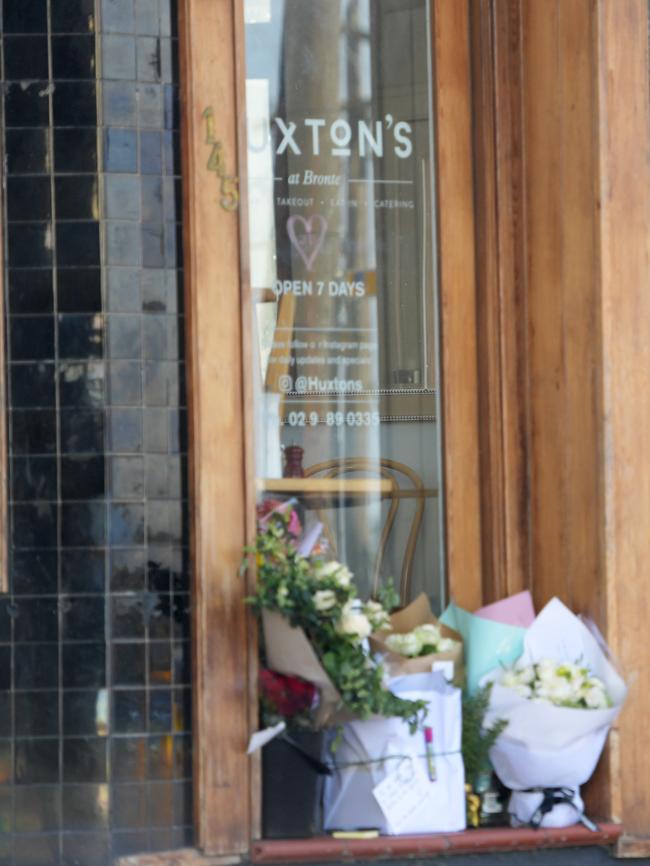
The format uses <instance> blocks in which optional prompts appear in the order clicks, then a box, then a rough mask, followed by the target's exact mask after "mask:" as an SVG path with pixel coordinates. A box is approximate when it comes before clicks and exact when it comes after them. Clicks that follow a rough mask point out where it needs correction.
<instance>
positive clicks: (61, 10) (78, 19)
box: [51, 0, 96, 33]
mask: <svg viewBox="0 0 650 866" xmlns="http://www.w3.org/2000/svg"><path fill="white" fill-rule="evenodd" d="M51 10H52V32H53V33H93V32H94V31H95V26H96V24H95V0H51Z"/></svg>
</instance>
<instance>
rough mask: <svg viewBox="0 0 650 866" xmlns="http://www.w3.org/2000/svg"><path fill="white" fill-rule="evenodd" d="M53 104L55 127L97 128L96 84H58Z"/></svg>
mask: <svg viewBox="0 0 650 866" xmlns="http://www.w3.org/2000/svg"><path fill="white" fill-rule="evenodd" d="M52 104H53V121H54V126H95V125H96V123H97V94H96V90H95V83H94V82H90V81H73V82H70V81H60V82H58V83H57V86H56V89H55V91H54V94H53V97H52Z"/></svg>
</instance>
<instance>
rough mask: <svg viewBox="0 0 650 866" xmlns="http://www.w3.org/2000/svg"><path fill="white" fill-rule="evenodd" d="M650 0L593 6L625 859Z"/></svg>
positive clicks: (642, 687)
mask: <svg viewBox="0 0 650 866" xmlns="http://www.w3.org/2000/svg"><path fill="white" fill-rule="evenodd" d="M647 34H648V3H647V0H600V3H599V4H598V35H599V39H598V46H599V52H600V53H599V76H598V88H599V118H600V123H599V141H600V188H599V205H600V215H601V219H600V267H601V317H602V387H603V408H602V422H603V429H602V466H603V497H604V514H603V531H604V551H603V553H604V562H603V568H604V578H605V581H604V583H605V598H606V604H607V634H608V638H609V641H610V644H611V646H612V649H613V651H614V653H615V655H616V657H617V658H618V660H619V662H620V664H621V666H622V669H623V672H624V674H625V678H626V680H627V682H628V684H629V686H630V691H629V696H628V701H627V706H626V707H625V709H624V711H623V713H622V715H621V718H620V720H619V723H618V725H617V731H616V732H615V735H614V738H613V742H612V746H611V753H612V767H611V772H612V808H613V817H615V818H617V819H619V820H621V821H622V822H623V825H624V827H625V835H624V837H623V839H622V840H621V842H620V843H619V848H618V853H619V854H620V855H622V856H637V857H638V856H648V855H649V854H650V796H649V795H648V780H649V779H650V750H649V749H648V745H647V733H646V732H647V720H648V718H649V717H650V689H649V688H648V684H649V683H650V650H649V649H648V641H647V640H646V638H645V635H646V633H647V610H648V593H649V592H650V64H649V63H648V38H647Z"/></svg>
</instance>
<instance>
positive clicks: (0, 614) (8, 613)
mask: <svg viewBox="0 0 650 866" xmlns="http://www.w3.org/2000/svg"><path fill="white" fill-rule="evenodd" d="M15 612H16V605H15V603H14V602H12V601H11V600H10V599H9V598H7V597H5V598H0V641H2V642H3V643H5V642H7V643H8V642H9V641H10V640H11V634H12V622H13V619H14V616H15Z"/></svg>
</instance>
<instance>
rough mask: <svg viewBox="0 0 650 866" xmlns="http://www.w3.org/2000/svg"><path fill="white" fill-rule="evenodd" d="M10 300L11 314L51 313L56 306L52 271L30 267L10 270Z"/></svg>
mask: <svg viewBox="0 0 650 866" xmlns="http://www.w3.org/2000/svg"><path fill="white" fill-rule="evenodd" d="M8 274H9V277H8V283H9V290H8V301H9V312H10V314H11V315H14V316H15V315H28V314H30V313H31V314H34V313H43V314H47V313H51V312H52V310H53V307H54V294H53V289H52V271H50V270H45V269H43V270H37V269H33V270H30V269H28V268H24V269H20V268H19V269H17V270H9V272H8Z"/></svg>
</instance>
